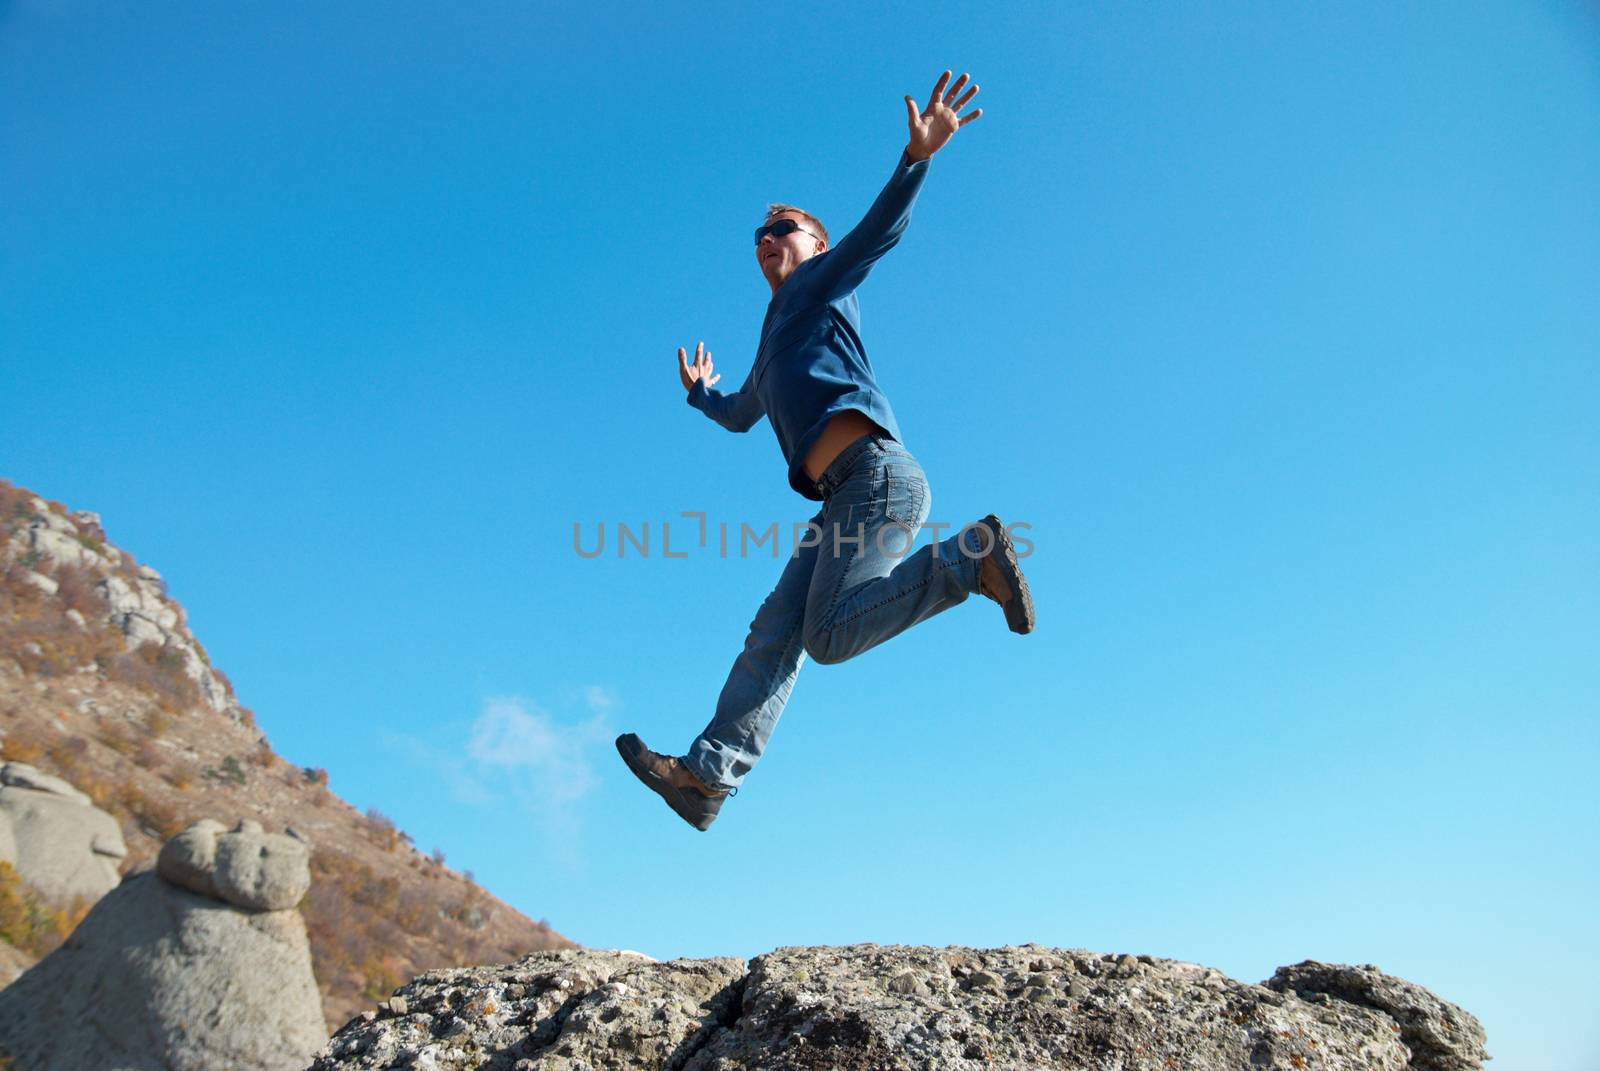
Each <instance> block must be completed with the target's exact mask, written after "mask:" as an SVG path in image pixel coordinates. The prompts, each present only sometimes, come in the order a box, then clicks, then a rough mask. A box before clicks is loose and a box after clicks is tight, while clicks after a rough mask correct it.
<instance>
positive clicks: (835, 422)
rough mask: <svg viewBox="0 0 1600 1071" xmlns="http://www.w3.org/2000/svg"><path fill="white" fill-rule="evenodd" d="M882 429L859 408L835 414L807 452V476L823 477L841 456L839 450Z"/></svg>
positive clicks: (818, 478) (812, 479)
mask: <svg viewBox="0 0 1600 1071" xmlns="http://www.w3.org/2000/svg"><path fill="white" fill-rule="evenodd" d="M882 430H883V429H882V428H880V427H878V425H877V424H876V423H875V422H874V421H873V420H872V418H870V417H868V416H867V414H865V413H863V412H862V411H861V410H859V409H845V410H842V411H840V412H837V413H835V414H833V416H831V417H829V418H828V423H827V424H826V425H825V426H824V427H823V429H822V434H821V435H819V436H817V441H816V442H814V443H812V444H811V449H810V450H809V451H808V452H807V453H806V463H805V470H806V476H807V477H809V478H810V479H811V481H812V482H816V481H817V480H820V479H822V474H823V473H824V472H827V471H828V466H829V465H831V464H832V463H833V459H834V458H836V457H838V456H839V451H841V450H843V449H844V448H845V447H847V446H849V445H850V444H851V443H853V442H855V441H856V440H857V439H859V438H861V436H863V435H867V434H870V433H872V432H875V431H882Z"/></svg>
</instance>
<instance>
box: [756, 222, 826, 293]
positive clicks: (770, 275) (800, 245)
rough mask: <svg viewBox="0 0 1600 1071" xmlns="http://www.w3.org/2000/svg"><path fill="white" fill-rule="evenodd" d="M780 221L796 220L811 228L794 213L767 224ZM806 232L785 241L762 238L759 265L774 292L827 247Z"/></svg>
mask: <svg viewBox="0 0 1600 1071" xmlns="http://www.w3.org/2000/svg"><path fill="white" fill-rule="evenodd" d="M780 219H792V220H794V221H795V222H796V223H798V224H799V225H800V226H801V227H803V228H805V229H806V230H810V229H811V225H810V224H809V223H807V222H806V220H805V219H804V218H803V217H801V216H799V215H796V214H795V213H793V212H779V213H778V214H777V215H776V216H772V217H771V218H769V219H768V220H767V222H768V223H772V222H775V221H777V220H780ZM806 230H796V231H790V232H789V233H788V234H786V235H784V236H783V237H782V238H779V237H776V236H774V235H771V234H766V235H762V237H761V241H759V242H757V243H756V263H757V264H759V265H760V266H761V274H762V275H765V276H766V277H767V282H769V283H771V284H772V289H774V290H776V289H778V287H780V286H782V285H783V281H784V280H785V279H787V278H789V276H790V274H791V273H793V271H794V270H795V269H796V268H798V267H799V266H800V265H801V264H804V263H805V262H806V261H808V260H810V259H811V258H812V257H814V256H816V255H817V254H818V253H820V252H822V251H823V250H824V249H826V248H827V247H826V246H825V245H823V243H822V241H821V240H820V239H818V238H816V237H814V236H812V235H810V234H807V233H806Z"/></svg>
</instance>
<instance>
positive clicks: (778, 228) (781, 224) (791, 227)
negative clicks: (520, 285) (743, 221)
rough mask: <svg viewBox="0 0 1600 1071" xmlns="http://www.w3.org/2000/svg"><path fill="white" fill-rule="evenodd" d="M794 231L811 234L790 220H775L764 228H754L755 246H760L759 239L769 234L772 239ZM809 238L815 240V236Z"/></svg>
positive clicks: (818, 239) (819, 239)
mask: <svg viewBox="0 0 1600 1071" xmlns="http://www.w3.org/2000/svg"><path fill="white" fill-rule="evenodd" d="M795 231H799V232H800V233H802V234H811V232H810V231H808V230H806V229H805V228H804V227H802V226H800V224H798V223H796V222H795V221H794V220H792V219H775V220H773V221H772V222H771V223H769V224H767V225H766V226H765V227H757V228H756V245H760V244H761V239H763V238H765V237H766V236H767V235H769V234H770V235H772V236H773V237H774V238H782V237H783V236H784V235H786V234H793V233H794V232H795ZM811 237H813V238H817V236H816V235H815V234H811ZM821 240H822V239H821V238H817V241H819V242H820V241H821Z"/></svg>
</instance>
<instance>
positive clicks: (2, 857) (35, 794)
mask: <svg viewBox="0 0 1600 1071" xmlns="http://www.w3.org/2000/svg"><path fill="white" fill-rule="evenodd" d="M127 854H128V848H127V845H126V844H124V843H123V840H122V830H121V828H120V827H119V826H118V825H117V820H116V819H115V818H112V817H111V816H110V815H109V814H107V813H106V812H104V811H102V810H100V809H99V808H97V807H95V806H94V804H93V803H91V802H90V800H89V797H88V796H86V795H84V794H83V793H82V792H79V791H78V790H77V789H75V788H73V787H72V786H71V785H69V784H67V782H65V781H63V780H61V778H59V777H52V776H51V775H49V774H46V773H41V772H40V771H38V770H36V769H34V768H33V767H32V766H29V765H27V764H26V763H21V762H8V763H4V764H3V765H0V863H10V864H11V865H12V866H14V867H16V868H17V873H18V874H20V875H21V876H22V879H23V880H24V881H26V882H27V883H28V884H29V885H31V886H33V888H35V889H37V890H38V891H39V892H40V893H42V894H43V895H44V896H46V897H48V898H50V899H52V900H57V901H60V902H62V903H70V902H71V901H73V900H84V901H88V902H91V903H92V902H93V901H95V900H98V899H100V897H102V896H104V895H105V894H106V893H108V892H110V891H111V890H112V889H114V888H116V886H117V883H118V882H119V881H121V880H122V875H121V866H122V860H123V858H124V857H125V856H126V855H127Z"/></svg>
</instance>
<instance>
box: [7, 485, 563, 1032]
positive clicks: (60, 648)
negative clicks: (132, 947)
mask: <svg viewBox="0 0 1600 1071" xmlns="http://www.w3.org/2000/svg"><path fill="white" fill-rule="evenodd" d="M293 716H294V712H292V711H276V712H273V717H274V718H278V719H287V718H291V717H293ZM0 760H10V761H15V762H22V763H28V764H31V765H33V766H35V767H38V768H39V769H41V770H44V771H46V772H48V773H50V774H54V775H56V776H59V777H61V778H63V779H65V780H66V781H67V782H69V783H70V784H72V785H74V786H76V787H77V788H78V789H80V790H81V791H83V792H85V793H87V794H88V796H89V797H90V798H91V799H92V800H93V801H94V803H95V804H96V805H97V806H99V807H100V808H102V809H104V810H106V811H108V812H110V813H111V814H112V815H114V816H116V818H117V819H118V821H119V822H120V823H121V826H122V832H123V836H124V838H125V840H126V842H127V850H128V854H127V859H126V861H125V864H124V868H125V869H132V868H134V867H138V866H141V865H144V864H149V863H151V862H153V861H154V859H155V857H156V854H157V852H159V850H160V848H161V845H162V844H163V843H164V842H165V841H166V840H167V839H169V838H171V837H172V836H174V835H176V834H177V833H178V832H180V831H181V830H183V829H185V828H186V827H188V826H189V825H190V824H191V823H193V822H195V821H197V820H200V819H203V818H219V817H220V818H224V819H225V820H227V821H229V822H233V821H238V820H253V821H256V822H260V823H261V824H262V825H263V826H264V827H265V828H266V829H267V830H268V831H272V832H285V831H288V830H291V829H292V830H293V831H294V832H295V834H296V835H298V836H299V837H300V838H302V839H303V840H305V841H307V842H309V843H310V844H311V845H312V857H311V872H312V885H311V891H310V893H309V895H308V896H307V898H306V900H305V902H304V904H302V906H301V912H302V914H303V915H304V917H305V922H306V927H307V930H308V931H309V934H310V939H311V948H312V955H313V962H314V966H315V970H316V975H317V979H318V983H319V985H320V987H321V991H322V999H323V1010H324V1013H325V1016H326V1019H327V1022H328V1024H329V1027H330V1028H333V1027H337V1026H338V1025H340V1024H342V1023H343V1022H345V1020H347V1019H348V1018H349V1017H350V1016H352V1015H354V1014H355V1013H356V1012H358V1011H360V1010H361V1009H362V1008H366V1007H370V1006H371V1004H372V1002H373V1001H374V1000H377V999H380V998H383V997H386V996H388V994H389V992H390V991H391V990H392V989H393V988H394V987H395V986H397V985H399V984H401V983H402V982H404V981H405V980H407V979H409V978H411V977H412V976H413V975H415V974H417V973H419V972H421V971H426V970H430V969H434V968H439V967H445V966H450V965H456V964H463V963H483V962H494V961H498V960H505V959H511V958H515V957H517V956H521V955H525V954H527V953H528V952H531V951H534V950H538V949H552V948H564V947H571V945H572V942H570V941H568V940H566V939H565V938H563V937H561V936H560V935H559V934H557V933H555V932H553V931H552V930H551V929H550V928H549V927H548V925H546V924H545V923H543V922H537V923H536V922H533V921H531V920H529V919H528V918H526V917H524V916H523V915H521V914H519V913H518V912H516V911H515V910H513V909H512V908H510V907H509V906H507V905H506V904H504V903H502V902H501V901H499V900H497V899H495V898H494V897H493V896H490V895H489V894H488V893H487V892H485V891H484V890H483V889H481V888H479V887H478V886H477V885H475V884H474V883H473V882H471V881H470V880H468V879H467V878H465V877H464V876H463V875H461V874H458V873H456V872H455V871H453V870H451V869H449V868H448V867H446V866H444V865H443V861H442V859H434V858H430V857H429V856H428V855H425V854H424V853H422V852H421V851H419V850H417V848H416V846H415V845H414V844H413V843H412V842H411V839H410V838H409V837H408V836H407V835H406V834H405V833H404V832H402V831H401V830H399V829H397V828H396V827H395V825H394V823H393V822H391V821H389V820H388V819H387V818H385V817H384V816H383V815H381V814H378V813H377V812H373V811H369V812H367V813H366V814H363V813H361V812H359V811H357V810H356V809H355V808H353V807H351V806H350V805H349V804H347V803H345V802H344V801H343V800H341V799H339V798H338V796H336V795H334V794H333V793H332V792H331V791H329V789H328V787H327V783H328V777H327V773H326V772H325V771H323V770H320V769H314V768H301V767H298V766H292V765H290V764H288V763H286V762H285V761H284V760H283V759H281V758H280V757H279V756H278V755H277V754H276V753H275V752H274V751H273V750H272V747H271V745H270V744H269V743H268V741H267V738H266V736H265V734H264V733H263V732H262V731H261V729H260V727H258V725H257V724H256V720H255V718H254V716H253V715H252V713H251V712H250V710H249V709H247V708H246V707H244V706H243V705H242V704H241V703H240V702H239V699H238V696H237V694H236V693H235V691H234V688H233V685H232V683H231V682H230V681H229V680H228V678H227V676H226V675H225V674H224V673H223V672H222V670H221V669H220V668H218V667H216V666H214V665H212V664H211V660H210V658H209V657H208V655H207V654H206V651H205V648H204V647H203V646H202V645H201V643H200V641H199V640H198V639H197V638H196V637H195V636H194V635H193V634H192V633H191V632H190V631H189V628H188V625H187V623H186V621H185V617H184V612H183V608H182V607H181V606H179V605H178V604H177V603H176V602H174V601H173V600H172V599H171V598H169V597H168V595H167V592H166V587H165V585H164V583H163V582H162V579H161V576H160V574H159V573H157V572H156V571H155V570H154V569H152V568H150V567H149V566H145V565H141V564H139V563H138V562H136V561H135V560H134V559H133V557H132V556H131V555H129V554H128V553H127V552H125V551H122V550H120V549H118V548H117V547H115V546H113V545H112V544H111V543H110V542H109V540H108V539H107V537H106V533H105V532H104V530H103V529H102V528H101V526H100V521H99V518H98V517H96V516H95V515H94V514H92V513H86V512H73V511H71V510H69V509H67V508H66V507H65V506H63V505H61V504H60V503H57V502H49V501H46V500H44V499H42V498H39V497H38V496H36V495H34V494H32V493H30V492H28V491H26V490H23V489H20V488H17V487H15V486H13V485H12V484H10V483H7V482H5V481H3V480H0ZM9 871H10V868H9V867H6V866H5V865H4V864H0V965H10V967H11V969H12V970H14V969H15V967H16V966H17V965H18V964H24V965H25V964H26V963H29V962H32V961H33V960H35V959H37V958H38V957H40V956H42V955H43V954H45V953H47V952H49V951H50V950H51V949H53V948H54V947H56V946H57V945H59V944H60V942H61V940H62V939H63V938H64V937H65V935H66V933H68V932H70V930H71V928H72V926H73V925H75V924H76V922H77V921H78V920H79V919H81V918H82V917H83V914H84V913H85V912H86V911H87V910H88V907H89V905H88V904H82V903H80V904H76V905H71V904H67V905H63V904H59V903H49V902H46V901H43V900H41V899H40V898H39V897H38V896H37V895H36V893H35V891H34V890H31V889H28V888H26V887H20V886H19V883H18V882H17V880H16V877H15V874H14V873H10V872H9ZM6 973H7V974H8V975H9V974H10V973H11V970H8V971H7V972H6Z"/></svg>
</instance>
